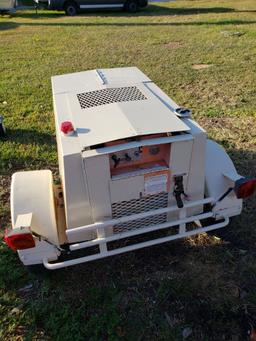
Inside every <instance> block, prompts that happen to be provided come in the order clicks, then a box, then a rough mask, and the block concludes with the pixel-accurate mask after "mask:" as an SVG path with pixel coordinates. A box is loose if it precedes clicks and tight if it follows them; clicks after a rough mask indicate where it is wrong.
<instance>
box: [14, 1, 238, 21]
mask: <svg viewBox="0 0 256 341" xmlns="http://www.w3.org/2000/svg"><path fill="white" fill-rule="evenodd" d="M230 12H235V9H233V8H225V7H209V8H197V7H195V8H173V7H172V8H170V7H165V6H159V5H155V4H154V5H149V6H148V7H147V8H145V9H141V10H140V11H138V12H137V13H133V14H131V13H127V12H125V11H122V10H120V9H117V10H113V9H111V10H109V9H100V10H95V9H88V10H86V11H82V12H81V13H84V14H86V15H90V14H92V15H99V14H102V16H111V17H112V16H115V17H141V16H161V15H191V14H208V13H215V14H216V13H230ZM63 15H64V14H63V12H62V13H58V12H49V11H38V14H36V13H35V12H34V13H30V12H24V13H22V12H17V14H16V16H18V17H20V18H54V17H62V16H63Z"/></svg>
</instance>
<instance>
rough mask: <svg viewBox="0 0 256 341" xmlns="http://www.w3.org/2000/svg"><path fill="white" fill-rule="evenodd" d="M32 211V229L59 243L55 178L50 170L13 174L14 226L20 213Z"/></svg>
mask: <svg viewBox="0 0 256 341" xmlns="http://www.w3.org/2000/svg"><path fill="white" fill-rule="evenodd" d="M26 213H32V214H33V219H32V222H33V226H31V230H32V231H33V232H35V233H37V234H39V235H41V236H43V237H46V238H47V239H48V240H49V241H51V242H53V243H54V244H56V245H58V244H59V240H58V233H57V225H56V217H55V207H54V197H53V180H52V173H51V171H49V170H41V171H27V172H18V173H15V174H13V176H12V183H11V216H12V226H13V227H14V226H15V222H16V219H17V217H18V215H20V214H26Z"/></svg>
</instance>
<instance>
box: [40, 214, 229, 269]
mask: <svg viewBox="0 0 256 341" xmlns="http://www.w3.org/2000/svg"><path fill="white" fill-rule="evenodd" d="M228 223H229V218H225V219H224V221H222V222H220V223H216V224H213V225H210V226H206V227H202V228H198V229H195V230H192V231H185V232H183V233H179V234H176V235H173V236H167V237H164V238H158V239H154V240H150V241H147V242H142V243H138V244H135V245H129V246H126V247H122V248H118V249H115V250H111V251H108V250H106V251H105V252H100V253H98V254H95V255H91V256H85V257H81V258H77V259H72V260H68V261H64V262H59V263H49V261H48V259H44V260H43V264H44V266H45V267H46V268H47V269H49V270H56V269H61V268H64V267H68V266H73V265H77V264H81V263H85V262H89V261H92V260H96V259H100V258H104V257H109V256H114V255H117V254H121V253H125V252H128V251H133V250H138V249H141V248H144V247H147V246H153V245H157V244H162V243H165V242H168V241H171V240H175V239H179V238H184V237H190V236H193V235H195V234H198V233H202V232H208V231H211V230H215V229H218V228H221V227H224V226H226V225H228ZM95 241H96V242H97V241H98V239H96V240H95ZM95 244H96V243H95Z"/></svg>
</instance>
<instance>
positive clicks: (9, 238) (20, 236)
mask: <svg viewBox="0 0 256 341" xmlns="http://www.w3.org/2000/svg"><path fill="white" fill-rule="evenodd" d="M4 240H5V242H6V244H7V245H8V246H9V248H11V249H12V250H13V251H17V250H24V249H30V248H31V247H35V246H36V244H35V240H34V238H33V236H32V234H31V233H16V234H12V230H11V231H10V230H6V231H5V236H4Z"/></svg>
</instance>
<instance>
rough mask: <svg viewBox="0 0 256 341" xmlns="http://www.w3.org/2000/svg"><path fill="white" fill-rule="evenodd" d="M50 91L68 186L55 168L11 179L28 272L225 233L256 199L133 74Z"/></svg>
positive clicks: (17, 239) (194, 127)
mask: <svg viewBox="0 0 256 341" xmlns="http://www.w3.org/2000/svg"><path fill="white" fill-rule="evenodd" d="M52 90H53V102H54V113H55V124H56V137H57V146H58V158H59V172H60V178H61V185H54V182H53V176H52V172H51V171H50V170H41V171H26V172H18V173H15V174H14V175H13V176H12V183H11V217H12V229H10V230H7V231H6V235H5V241H6V243H7V244H8V245H9V247H11V248H12V249H13V250H15V251H18V255H19V257H20V259H21V261H22V262H23V264H24V265H36V264H43V265H44V266H45V267H46V268H47V269H59V268H63V267H67V266H71V265H75V264H79V263H84V262H88V261H92V260H96V259H99V258H103V257H108V256H112V255H116V254H121V253H124V252H128V251H132V250H136V249H140V248H144V247H148V246H152V245H156V244H160V243H164V242H168V241H171V240H175V239H178V238H183V237H188V236H192V235H195V234H197V233H201V232H207V231H210V230H214V229H218V228H221V227H224V226H226V225H228V223H229V219H230V217H232V216H235V215H239V214H240V213H241V210H242V202H243V199H244V198H246V197H248V196H250V195H252V194H253V193H254V192H255V189H256V179H251V178H245V177H243V176H241V175H239V174H238V173H237V172H236V169H235V167H234V165H233V162H232V161H231V159H230V158H229V156H228V155H227V153H226V152H225V150H224V149H223V148H222V147H221V146H220V145H218V144H217V143H216V142H214V141H212V140H209V139H207V134H206V132H205V131H204V130H203V129H202V128H201V127H200V126H199V125H198V124H197V123H196V122H195V121H193V119H192V118H191V111H190V110H188V109H186V108H180V107H179V106H178V105H177V104H176V103H175V102H174V101H173V100H171V99H170V98H169V97H168V96H167V95H166V94H165V93H164V92H163V91H162V90H161V89H160V88H159V87H158V86H157V85H156V84H154V82H152V81H151V80H150V79H149V78H148V77H147V76H146V75H145V74H143V73H142V72H141V71H140V70H138V69H137V68H136V67H126V68H115V69H97V70H92V71H85V72H79V73H72V74H67V75H61V76H54V77H52ZM82 249H83V252H82V255H81V250H82ZM77 250H80V252H79V256H78V252H77Z"/></svg>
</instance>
